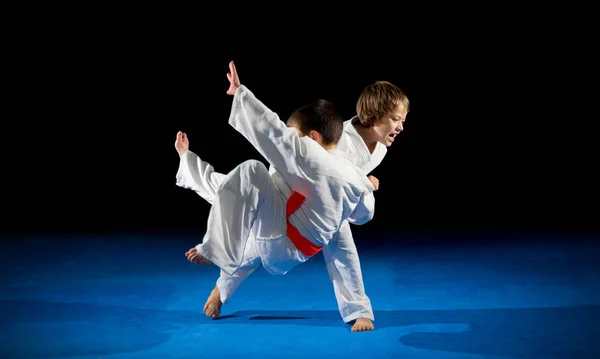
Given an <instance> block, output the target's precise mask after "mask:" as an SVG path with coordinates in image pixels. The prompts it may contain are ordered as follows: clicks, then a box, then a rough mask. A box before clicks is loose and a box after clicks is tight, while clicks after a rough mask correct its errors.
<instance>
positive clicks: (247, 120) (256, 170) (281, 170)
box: [176, 85, 374, 302]
mask: <svg viewBox="0 0 600 359" xmlns="http://www.w3.org/2000/svg"><path fill="white" fill-rule="evenodd" d="M229 123H230V125H231V126H233V127H234V128H235V129H236V130H237V131H238V132H240V133H241V134H242V135H243V136H244V137H245V138H246V139H248V140H249V141H250V142H251V143H252V144H253V146H254V147H255V148H256V149H257V150H258V151H259V152H260V153H261V154H262V155H263V156H264V157H265V158H266V159H267V161H268V162H269V163H270V164H271V166H272V168H274V169H275V170H276V171H274V172H272V173H269V172H268V171H267V169H266V167H265V166H264V165H263V164H262V163H261V162H259V161H255V160H250V161H246V162H244V163H242V164H241V165H240V166H237V167H236V168H235V169H234V170H233V171H231V172H230V173H228V174H227V175H224V174H220V173H216V172H214V169H213V168H212V166H211V165H209V164H208V163H206V162H203V161H202V160H200V158H199V157H198V156H197V155H196V154H194V153H193V152H191V151H189V150H188V151H186V153H184V155H183V156H182V158H181V161H180V166H179V169H178V172H177V175H176V180H177V182H176V183H177V185H178V186H180V187H183V188H188V189H192V190H194V191H195V192H197V193H198V194H199V195H200V196H202V197H203V198H205V199H206V200H207V201H208V202H210V203H211V204H212V207H211V210H210V214H209V219H208V223H207V232H206V234H205V236H204V238H203V241H202V243H201V244H199V245H197V246H196V249H197V250H198V252H199V253H200V254H201V255H202V256H204V257H206V258H207V259H209V260H210V261H212V262H213V263H215V264H216V265H217V266H219V267H220V268H221V274H222V275H221V277H227V278H229V280H230V281H231V283H228V284H226V285H222V287H223V293H228V292H230V293H232V292H233V291H234V290H235V289H236V288H237V287H238V286H239V283H241V281H243V279H245V278H246V277H247V276H248V275H249V274H250V273H251V272H252V271H254V270H255V269H256V268H257V267H258V266H259V265H260V264H261V263H262V265H263V267H264V268H265V269H266V270H267V271H269V272H270V273H272V274H285V273H287V272H288V271H289V270H290V269H292V268H293V267H294V266H295V265H297V264H299V263H302V262H304V261H306V260H308V258H310V255H306V254H303V253H302V252H301V250H299V249H298V248H299V247H298V246H295V245H294V244H293V243H292V242H291V240H290V238H289V237H288V235H287V230H288V220H289V223H290V224H291V225H292V226H293V227H294V228H296V229H297V231H298V232H299V233H300V235H302V236H303V237H304V238H305V240H306V241H308V242H309V243H310V244H311V245H313V246H318V247H323V246H327V245H328V244H329V243H330V241H331V240H332V239H333V238H334V236H336V235H337V233H338V231H339V229H340V226H341V224H342V223H343V222H345V221H346V220H350V221H351V222H352V223H356V224H364V223H366V222H368V221H369V220H371V219H372V218H373V214H374V196H373V189H374V188H373V186H372V184H371V183H370V182H369V181H368V179H367V177H366V175H365V174H364V173H363V172H362V170H361V169H360V168H358V167H357V166H356V165H354V163H353V162H351V161H348V160H347V159H345V158H344V157H343V156H340V155H341V153H340V151H339V150H337V149H336V150H329V151H327V150H325V149H323V148H322V147H321V146H320V145H319V144H318V143H316V142H315V141H314V140H312V139H310V138H308V137H298V135H297V133H296V130H295V129H292V128H288V127H287V126H285V124H284V123H283V121H281V120H280V119H279V117H278V116H277V114H275V113H274V112H272V111H270V110H269V109H268V108H267V107H265V106H264V105H263V104H262V103H261V102H260V101H259V100H258V99H257V98H256V97H255V96H254V95H253V94H252V92H250V90H248V89H247V88H246V87H245V86H243V85H242V86H240V87H239V88H238V89H237V91H236V93H235V96H234V100H233V104H232V110H231V114H230V117H229ZM292 189H293V190H294V191H297V192H300V193H301V194H303V195H304V196H306V199H305V202H304V203H303V204H302V205H301V206H300V207H299V208H298V209H297V210H296V211H295V212H294V213H292V214H291V215H289V216H288V215H287V214H286V203H287V200H288V198H289V197H290V196H291V195H292V193H293V191H292ZM221 277H220V278H219V281H221ZM237 278H240V279H241V281H240V282H239V283H236V279H237ZM219 281H218V283H217V285H219ZM219 289H220V290H221V286H220V287H219ZM222 301H223V302H226V301H227V296H225V298H223V294H222Z"/></svg>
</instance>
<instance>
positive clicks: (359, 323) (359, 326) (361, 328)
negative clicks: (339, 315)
mask: <svg viewBox="0 0 600 359" xmlns="http://www.w3.org/2000/svg"><path fill="white" fill-rule="evenodd" d="M373 329H375V326H374V325H373V322H372V321H371V319H368V318H358V319H356V322H355V323H354V325H353V326H352V329H351V330H352V331H353V332H366V331H369V330H373Z"/></svg>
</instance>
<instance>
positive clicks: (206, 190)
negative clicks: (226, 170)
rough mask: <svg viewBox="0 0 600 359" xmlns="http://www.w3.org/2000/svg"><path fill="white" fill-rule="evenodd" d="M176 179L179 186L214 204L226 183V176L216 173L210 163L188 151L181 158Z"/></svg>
mask: <svg viewBox="0 0 600 359" xmlns="http://www.w3.org/2000/svg"><path fill="white" fill-rule="evenodd" d="M175 178H176V180H177V182H176V184H177V186H179V187H182V188H186V189H191V190H193V191H194V192H196V193H197V194H198V195H199V196H200V197H202V198H204V199H205V200H206V201H207V202H208V203H210V204H213V202H214V200H215V195H216V193H217V190H218V189H219V187H220V186H221V184H222V183H223V182H224V181H225V178H226V175H225V174H223V173H219V172H215V170H214V168H213V166H211V165H210V163H208V162H206V161H202V159H200V157H198V155H196V154H195V153H193V152H191V151H189V150H188V151H186V152H185V153H184V154H183V155H182V156H181V160H180V161H179V169H178V170H177V174H176V175H175Z"/></svg>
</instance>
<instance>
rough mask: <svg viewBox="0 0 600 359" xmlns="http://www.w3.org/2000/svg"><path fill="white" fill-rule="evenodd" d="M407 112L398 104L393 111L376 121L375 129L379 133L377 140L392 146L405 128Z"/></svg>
mask: <svg viewBox="0 0 600 359" xmlns="http://www.w3.org/2000/svg"><path fill="white" fill-rule="evenodd" d="M407 114H408V113H407V111H406V110H405V109H404V107H403V106H402V105H398V106H396V108H395V109H394V111H393V112H391V113H390V114H388V115H386V116H384V117H382V118H380V119H378V120H377V121H375V124H374V125H373V130H375V133H377V141H379V142H381V143H382V144H384V145H386V146H387V147H390V146H391V145H392V143H394V140H395V139H396V136H397V135H398V134H400V132H402V130H404V121H405V120H406V115H407Z"/></svg>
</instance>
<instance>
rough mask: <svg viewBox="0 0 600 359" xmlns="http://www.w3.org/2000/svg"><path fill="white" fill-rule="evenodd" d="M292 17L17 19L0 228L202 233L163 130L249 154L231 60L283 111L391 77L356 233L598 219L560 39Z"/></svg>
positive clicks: (577, 56) (214, 149) (579, 77)
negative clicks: (362, 220)
mask: <svg viewBox="0 0 600 359" xmlns="http://www.w3.org/2000/svg"><path fill="white" fill-rule="evenodd" d="M379 14H380V15H383V13H382V12H379ZM113 15H114V14H113ZM303 15H304V17H302V18H298V19H296V18H294V19H292V18H290V17H287V15H280V16H277V17H274V18H277V19H278V20H280V21H279V22H273V23H268V22H265V21H258V22H256V23H254V22H252V21H251V19H252V17H245V18H244V17H242V16H241V14H240V11H238V12H236V17H233V18H232V17H228V16H225V15H224V16H222V17H220V16H217V14H216V13H211V14H203V15H202V16H201V17H200V18H199V19H196V20H190V19H189V18H187V17H186V19H181V21H179V20H178V19H177V18H176V17H168V18H165V19H163V18H161V17H153V18H143V16H142V15H139V16H138V17H135V18H134V17H133V16H132V15H131V14H130V17H123V18H121V19H116V17H112V16H109V17H94V18H93V19H92V18H89V17H85V16H81V17H79V18H78V19H77V20H74V19H70V20H69V21H52V20H48V19H46V20H45V22H43V23H42V24H41V25H40V24H37V25H35V26H34V25H32V26H24V25H23V26H21V27H16V28H15V29H14V35H15V36H14V37H13V38H12V42H11V44H10V46H11V48H10V49H11V51H9V52H8V55H6V57H7V59H8V60H10V61H11V65H10V66H9V67H7V68H6V69H7V76H10V79H11V80H12V81H10V82H8V90H9V91H8V94H7V95H6V97H5V101H6V103H7V107H6V112H5V113H4V116H3V117H4V119H3V121H2V122H3V124H2V126H3V128H4V130H3V131H2V139H3V143H2V146H3V147H4V149H3V151H2V156H3V169H4V170H3V174H2V181H3V182H4V184H3V186H2V188H3V196H2V197H3V207H4V215H3V224H2V231H3V232H4V233H5V234H21V233H71V232H113V231H116V232H119V231H187V230H190V231H201V230H202V228H204V226H205V223H206V219H207V215H208V210H209V205H208V203H206V202H204V201H203V200H202V199H201V198H200V197H198V196H197V195H195V194H194V193H193V192H191V191H186V190H183V189H181V188H178V187H177V186H176V185H175V173H176V170H177V166H178V155H177V153H176V151H175V149H174V146H173V144H174V141H175V134H176V132H177V131H178V130H183V131H186V132H187V133H188V136H189V138H190V142H191V146H190V147H191V149H192V150H193V151H194V152H196V153H198V154H199V155H200V156H202V157H203V158H204V159H206V160H207V161H209V162H211V163H212V164H213V165H214V166H215V169H216V170H217V171H220V172H227V171H229V170H231V169H233V167H234V166H235V165H237V164H239V163H241V162H242V161H244V160H247V159H251V158H253V159H259V160H263V159H262V157H260V155H259V154H258V153H257V152H256V151H255V150H254V149H253V148H252V147H251V146H250V145H249V144H248V143H247V142H246V141H245V140H244V139H243V137H241V135H239V134H238V133H237V132H235V131H234V130H233V128H231V127H229V126H228V124H227V120H228V115H229V111H230V104H231V100H232V98H231V97H230V96H228V95H226V93H225V92H226V89H227V87H228V81H227V79H226V73H227V72H228V62H229V61H230V60H234V61H235V62H236V65H237V69H238V71H239V75H240V79H241V82H242V83H243V84H245V85H246V86H247V87H248V88H249V89H250V90H251V91H253V92H254V94H255V95H256V96H257V97H258V98H259V99H261V100H262V101H263V102H264V103H265V104H267V106H269V107H270V108H271V109H272V110H274V111H275V112H277V113H278V114H279V115H280V117H281V118H282V119H285V118H286V117H287V115H288V114H289V113H290V112H291V111H293V110H294V109H295V108H297V107H299V106H300V105H302V104H304V103H305V102H307V101H309V100H312V99H315V98H326V99H329V100H332V101H334V102H335V103H336V104H337V105H338V106H339V109H340V111H341V112H342V113H343V114H344V116H345V117H346V118H350V117H351V116H353V115H354V114H355V108H354V106H355V102H356V99H357V98H358V95H359V94H360V91H361V90H362V89H363V88H364V87H365V86H366V85H368V84H370V83H372V82H374V81H376V80H387V81H390V82H393V83H395V84H396V85H398V86H399V87H400V88H402V89H403V90H404V91H405V92H406V94H407V95H408V97H409V99H410V101H411V111H410V113H409V115H408V117H407V121H406V124H405V131H404V132H403V133H402V134H401V135H400V137H398V138H397V140H396V143H394V144H393V145H392V146H391V147H390V148H389V149H388V150H389V151H388V155H387V156H386V158H385V159H384V161H383V163H382V164H381V165H380V166H379V167H378V168H377V169H376V170H375V171H374V172H373V174H374V175H375V176H376V177H378V178H379V180H380V184H381V188H380V190H379V191H378V192H377V193H376V198H377V206H376V215H375V218H374V220H373V221H372V222H371V223H369V224H367V225H366V226H364V227H363V228H362V229H357V230H359V231H360V230H368V231H379V230H381V231H390V230H391V231H395V230H398V231H401V230H411V231H412V230H415V231H420V230H441V231H449V230H452V229H494V230H544V231H560V230H569V231H572V230H583V231H597V230H598V229H599V225H598V205H597V203H598V202H597V200H598V189H597V182H596V180H595V174H594V173H595V171H596V170H597V162H598V160H597V155H596V150H595V149H596V148H597V145H596V143H597V140H596V139H595V132H594V127H595V125H596V122H597V121H598V118H597V115H594V113H593V112H589V111H587V110H586V108H587V107H588V105H589V104H590V103H593V101H596V100H595V97H594V95H593V90H588V89H587V88H586V86H587V85H586V84H589V83H592V84H593V82H592V81H590V76H589V74H588V72H587V70H585V66H584V63H585V61H586V60H585V59H586V58H585V57H583V55H582V53H581V51H580V50H581V49H582V47H580V46H579V43H578V42H577V39H576V38H568V37H565V36H559V35H560V34H561V32H560V31H556V34H557V36H553V33H552V29H549V30H547V31H546V30H544V31H540V32H538V31H530V32H525V31H524V30H523V31H521V30H519V31H517V30H516V29H515V28H514V27H513V28H512V30H513V31H512V32H510V31H507V28H499V27H494V26H491V29H485V30H483V29H482V27H481V26H483V24H482V23H485V21H481V23H479V24H477V25H478V26H477V27H474V26H466V25H464V24H463V25H464V26H463V25H460V24H455V26H454V27H448V26H446V25H443V26H442V24H439V27H433V25H432V24H430V25H431V26H429V25H427V26H426V25H425V24H421V25H412V26H407V27H403V26H401V24H400V23H398V22H396V21H392V20H389V21H378V22H375V23H376V24H377V27H375V26H368V24H365V21H366V20H365V19H355V20H352V19H349V18H343V19H340V18H335V19H337V22H335V21H331V20H332V19H334V18H332V17H330V18H328V16H332V15H327V16H325V15H323V16H322V17H318V16H317V15H315V14H303ZM212 17H214V19H213V20H214V21H216V22H217V24H216V25H213V24H211V23H210V22H209V21H208V20H210V19H211V18H212ZM266 18H267V17H266ZM274 18H272V19H274ZM161 19H162V20H161ZM340 20H341V21H340ZM219 22H222V23H221V24H219ZM385 25H387V26H385ZM583 50H584V51H586V50H585V48H583ZM579 81H582V82H583V83H579ZM417 129H418V132H419V134H418V136H417ZM263 161H264V160H263Z"/></svg>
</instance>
